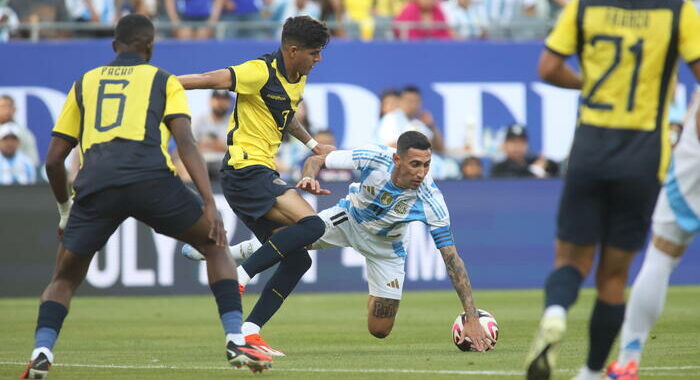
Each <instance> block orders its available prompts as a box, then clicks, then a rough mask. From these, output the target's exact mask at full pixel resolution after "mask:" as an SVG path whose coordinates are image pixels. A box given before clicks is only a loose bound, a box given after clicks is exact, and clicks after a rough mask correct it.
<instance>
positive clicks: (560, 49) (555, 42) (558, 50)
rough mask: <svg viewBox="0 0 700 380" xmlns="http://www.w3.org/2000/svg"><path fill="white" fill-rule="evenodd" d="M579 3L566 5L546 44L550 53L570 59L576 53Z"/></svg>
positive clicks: (574, 1)
mask: <svg viewBox="0 0 700 380" xmlns="http://www.w3.org/2000/svg"><path fill="white" fill-rule="evenodd" d="M578 2H579V0H573V1H571V2H569V3H568V4H566V7H565V8H564V11H563V12H562V13H561V16H559V20H558V21H557V24H556V25H555V26H554V29H553V30H552V32H551V33H550V34H549V37H547V40H546V41H545V43H544V45H545V47H546V48H547V49H548V50H549V51H551V52H553V53H555V54H557V55H560V56H563V57H568V56H570V55H572V54H574V53H576V36H577V27H576V17H577V13H578Z"/></svg>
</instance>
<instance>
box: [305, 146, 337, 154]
mask: <svg viewBox="0 0 700 380" xmlns="http://www.w3.org/2000/svg"><path fill="white" fill-rule="evenodd" d="M337 149H338V148H336V147H335V146H333V145H327V144H318V145H316V146H315V147H314V149H313V150H311V151H312V152H313V153H314V154H315V155H317V156H320V155H324V154H328V153H330V152H332V151H334V150H337Z"/></svg>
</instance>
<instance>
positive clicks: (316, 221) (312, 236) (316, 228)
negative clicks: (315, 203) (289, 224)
mask: <svg viewBox="0 0 700 380" xmlns="http://www.w3.org/2000/svg"><path fill="white" fill-rule="evenodd" d="M297 224H298V225H300V226H304V229H305V230H306V237H308V238H309V240H310V243H309V244H311V243H313V242H315V241H316V240H318V239H320V238H321V236H323V234H324V233H325V232H326V223H324V222H323V219H321V218H320V217H319V216H318V215H311V216H307V217H306V218H302V219H301V220H299V222H298V223H297Z"/></svg>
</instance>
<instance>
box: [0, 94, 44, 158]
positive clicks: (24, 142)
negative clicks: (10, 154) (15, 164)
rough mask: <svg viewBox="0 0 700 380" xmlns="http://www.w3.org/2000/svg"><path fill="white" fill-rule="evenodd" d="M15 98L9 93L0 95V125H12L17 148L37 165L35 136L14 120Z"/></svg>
mask: <svg viewBox="0 0 700 380" xmlns="http://www.w3.org/2000/svg"><path fill="white" fill-rule="evenodd" d="M16 111H17V109H16V108H15V100H14V99H12V97H11V96H9V95H0V127H4V126H12V127H13V129H14V130H15V131H16V133H18V135H17V136H18V137H19V141H20V146H19V150H20V151H22V153H23V154H24V155H25V156H27V157H28V158H29V160H30V161H31V162H32V165H33V166H38V165H39V151H38V150H37V148H36V137H34V133H32V131H31V130H29V128H27V127H25V126H22V125H19V124H18V123H17V122H16V121H15V120H14V118H15V112H16Z"/></svg>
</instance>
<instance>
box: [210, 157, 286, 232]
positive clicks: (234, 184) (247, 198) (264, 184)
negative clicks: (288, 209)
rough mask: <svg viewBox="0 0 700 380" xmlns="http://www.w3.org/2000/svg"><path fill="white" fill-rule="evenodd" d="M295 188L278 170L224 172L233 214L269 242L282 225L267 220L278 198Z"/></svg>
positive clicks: (254, 168)
mask: <svg viewBox="0 0 700 380" xmlns="http://www.w3.org/2000/svg"><path fill="white" fill-rule="evenodd" d="M293 188H294V186H292V185H289V184H287V183H286V182H284V181H283V180H282V179H281V178H280V175H279V173H277V172H276V171H274V170H272V169H270V168H268V167H266V166H263V165H253V166H248V167H245V168H242V169H232V168H230V167H225V168H224V169H222V170H221V189H222V190H223V192H224V196H225V197H226V201H227V202H228V204H229V206H231V209H232V210H233V212H235V213H236V215H237V216H238V218H240V219H241V220H242V221H243V223H245V225H246V226H247V227H248V228H249V229H250V230H251V231H253V233H254V234H255V236H256V237H257V238H258V240H260V241H261V242H263V243H264V242H266V241H267V239H269V238H270V236H272V233H273V231H274V230H275V229H277V228H279V227H282V224H279V223H276V222H273V221H270V220H267V219H265V218H263V216H264V215H265V214H267V212H268V211H270V209H271V208H272V206H273V205H274V204H275V201H276V199H277V197H279V196H280V195H282V194H284V192H285V191H287V190H289V189H293Z"/></svg>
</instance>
